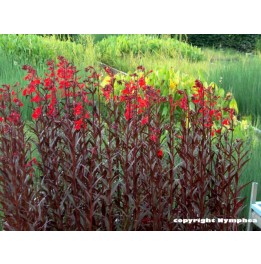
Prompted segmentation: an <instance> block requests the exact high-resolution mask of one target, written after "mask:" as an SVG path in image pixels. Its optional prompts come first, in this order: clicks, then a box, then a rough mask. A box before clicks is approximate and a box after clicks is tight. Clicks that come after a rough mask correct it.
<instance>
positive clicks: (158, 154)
mask: <svg viewBox="0 0 261 264" xmlns="http://www.w3.org/2000/svg"><path fill="white" fill-rule="evenodd" d="M157 156H158V157H159V158H160V159H161V158H162V157H163V151H162V150H161V149H160V150H158V152H157Z"/></svg>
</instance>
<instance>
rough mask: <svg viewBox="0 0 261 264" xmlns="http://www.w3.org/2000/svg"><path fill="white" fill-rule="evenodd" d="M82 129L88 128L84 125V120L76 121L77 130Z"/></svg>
mask: <svg viewBox="0 0 261 264" xmlns="http://www.w3.org/2000/svg"><path fill="white" fill-rule="evenodd" d="M82 127H86V124H85V123H83V119H82V118H80V119H78V120H75V121H74V128H75V130H80V129H81V128H82Z"/></svg>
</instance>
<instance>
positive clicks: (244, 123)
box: [241, 120, 249, 130]
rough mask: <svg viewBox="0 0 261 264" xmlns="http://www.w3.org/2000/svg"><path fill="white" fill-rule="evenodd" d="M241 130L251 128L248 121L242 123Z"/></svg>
mask: <svg viewBox="0 0 261 264" xmlns="http://www.w3.org/2000/svg"><path fill="white" fill-rule="evenodd" d="M241 128H242V129H244V130H246V129H248V128H249V124H248V123H247V120H242V121H241Z"/></svg>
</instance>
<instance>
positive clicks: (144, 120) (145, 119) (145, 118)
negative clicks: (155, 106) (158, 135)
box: [141, 116, 149, 125]
mask: <svg viewBox="0 0 261 264" xmlns="http://www.w3.org/2000/svg"><path fill="white" fill-rule="evenodd" d="M148 122H149V117H148V116H145V117H143V118H142V119H141V124H142V125H146V124H147V123H148Z"/></svg>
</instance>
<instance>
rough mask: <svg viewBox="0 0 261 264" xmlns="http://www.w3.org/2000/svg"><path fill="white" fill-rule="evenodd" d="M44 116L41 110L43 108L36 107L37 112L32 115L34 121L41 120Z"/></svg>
mask: <svg viewBox="0 0 261 264" xmlns="http://www.w3.org/2000/svg"><path fill="white" fill-rule="evenodd" d="M41 114H42V109H41V107H36V108H35V110H34V112H33V114H32V118H33V119H35V120H36V119H38V118H39V116H40V115H41Z"/></svg>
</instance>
